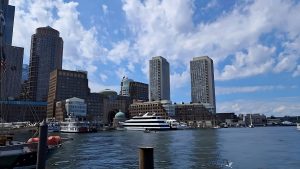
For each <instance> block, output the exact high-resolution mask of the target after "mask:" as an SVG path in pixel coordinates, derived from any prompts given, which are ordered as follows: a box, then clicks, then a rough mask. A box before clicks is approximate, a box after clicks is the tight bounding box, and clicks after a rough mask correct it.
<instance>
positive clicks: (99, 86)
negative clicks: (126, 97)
mask: <svg viewBox="0 0 300 169" xmlns="http://www.w3.org/2000/svg"><path fill="white" fill-rule="evenodd" d="M89 87H90V88H91V92H96V93H98V92H100V91H102V90H105V89H111V90H114V91H116V92H117V93H119V91H120V86H118V85H103V84H101V83H98V82H95V81H92V80H89Z"/></svg>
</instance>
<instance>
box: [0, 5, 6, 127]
mask: <svg viewBox="0 0 300 169" xmlns="http://www.w3.org/2000/svg"><path fill="white" fill-rule="evenodd" d="M4 25H5V21H4V15H3V0H1V2H0V102H1V103H0V106H1V107H0V111H1V112H0V114H1V119H0V120H1V121H0V122H1V123H2V124H3V121H4V119H3V116H2V115H3V112H2V72H4V69H5V68H4V65H5V59H4V56H3V52H4V51H3V34H4ZM2 127H3V126H2Z"/></svg>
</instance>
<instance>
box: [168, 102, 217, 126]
mask: <svg viewBox="0 0 300 169" xmlns="http://www.w3.org/2000/svg"><path fill="white" fill-rule="evenodd" d="M174 118H175V119H176V120H177V121H181V122H186V123H188V124H189V125H190V126H194V127H203V128H205V127H212V125H213V121H214V116H213V114H212V113H211V112H210V111H209V110H208V109H207V108H206V107H205V106H204V105H203V104H201V103H192V104H176V105H175V116H174Z"/></svg>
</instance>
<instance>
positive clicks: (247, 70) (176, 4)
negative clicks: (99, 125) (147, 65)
mask: <svg viewBox="0 0 300 169" xmlns="http://www.w3.org/2000/svg"><path fill="white" fill-rule="evenodd" d="M193 2H194V1H181V0H177V1H159V0H153V1H147V0H146V1H143V2H140V1H134V0H128V1H124V5H123V10H124V12H125V14H126V18H127V20H128V23H129V28H130V30H131V31H132V32H133V34H134V35H135V40H134V42H133V44H131V46H134V47H135V49H134V50H135V52H136V55H137V56H140V57H141V59H149V57H151V56H155V55H162V56H164V57H166V58H167V59H168V60H169V62H170V63H171V65H177V64H178V63H180V64H181V65H182V64H184V65H185V66H188V64H189V60H191V58H192V57H193V56H199V55H209V56H210V57H212V58H213V59H214V61H215V64H216V66H215V69H216V71H215V72H216V77H215V78H216V80H230V79H236V78H246V77H250V76H255V75H259V74H264V73H268V72H272V71H273V69H274V72H282V71H284V70H285V67H287V65H288V64H289V63H291V62H294V63H297V62H298V59H297V58H295V57H294V54H293V56H291V52H292V51H291V50H285V53H282V54H280V56H281V55H282V57H277V53H276V47H275V46H264V45H262V44H261V42H260V38H261V37H262V36H263V35H265V34H268V33H272V32H274V31H275V32H285V33H287V34H288V36H287V39H286V42H288V41H289V40H292V39H295V37H297V36H299V29H298V28H299V26H300V23H299V22H295V20H297V19H296V15H297V14H298V12H297V11H300V5H299V3H295V2H292V1H279V0H275V1H253V2H252V1H251V2H250V3H242V4H240V5H236V7H235V8H234V9H233V10H232V11H229V12H227V13H224V14H222V15H221V16H219V17H218V18H217V19H216V20H215V21H214V22H211V23H203V22H201V21H200V23H195V22H193V19H192V18H193V15H194V4H193ZM214 5H215V3H214V2H211V3H209V4H208V6H214ZM178 11H180V12H178ZM283 16H284V17H283ZM287 18H288V19H287ZM291 18H293V19H295V20H293V19H291ZM282 25H287V26H285V27H283V26H282ZM283 48H288V45H286V46H283ZM245 51H246V52H245ZM296 53H297V54H298V56H299V53H300V52H299V51H296ZM232 56H234V57H233V58H231V59H230V57H232ZM287 56H289V59H286V57H287ZM226 59H227V60H228V59H229V60H230V62H229V63H228V62H227V63H225V66H223V64H224V60H226ZM285 60H288V62H287V61H285ZM281 62H282V63H281ZM274 67H275V68H274ZM290 69H291V70H290V71H292V70H294V69H295V66H292V67H290ZM144 72H145V73H147V71H144ZM181 73H182V72H181Z"/></svg>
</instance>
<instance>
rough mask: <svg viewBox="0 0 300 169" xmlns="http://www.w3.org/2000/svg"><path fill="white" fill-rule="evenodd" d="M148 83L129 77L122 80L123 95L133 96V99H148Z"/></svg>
mask: <svg viewBox="0 0 300 169" xmlns="http://www.w3.org/2000/svg"><path fill="white" fill-rule="evenodd" d="M148 90H149V88H148V84H145V83H141V82H135V81H133V80H131V79H128V78H127V77H123V79H122V81H121V92H120V95H121V96H128V97H131V99H133V100H142V101H148Z"/></svg>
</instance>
